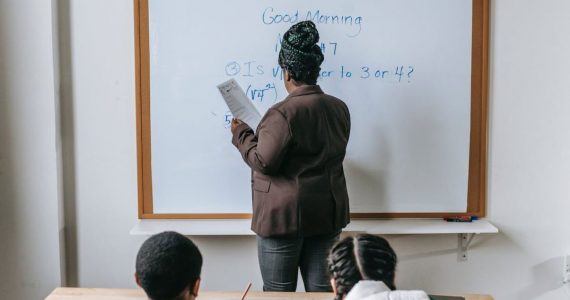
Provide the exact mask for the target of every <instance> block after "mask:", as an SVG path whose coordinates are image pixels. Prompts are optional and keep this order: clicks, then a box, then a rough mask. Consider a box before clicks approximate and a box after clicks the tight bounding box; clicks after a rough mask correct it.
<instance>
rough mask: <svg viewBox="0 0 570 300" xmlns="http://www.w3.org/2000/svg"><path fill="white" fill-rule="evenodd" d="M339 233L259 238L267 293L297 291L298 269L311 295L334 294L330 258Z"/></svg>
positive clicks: (258, 246) (264, 284) (264, 285)
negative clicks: (329, 265)
mask: <svg viewBox="0 0 570 300" xmlns="http://www.w3.org/2000/svg"><path fill="white" fill-rule="evenodd" d="M338 238H339V233H335V234H329V235H320V236H312V237H306V238H283V237H276V238H271V237H269V238H264V237H260V236H258V237H257V257H258V259H259V267H260V269H261V277H262V278H263V290H264V291H277V292H294V291H295V290H296V288H297V274H298V269H299V268H300V269H301V276H302V277H303V283H304V284H305V291H307V292H332V287H331V284H330V277H329V274H328V270H327V256H328V254H329V251H330V249H331V247H332V246H333V244H334V243H335V242H336V241H338Z"/></svg>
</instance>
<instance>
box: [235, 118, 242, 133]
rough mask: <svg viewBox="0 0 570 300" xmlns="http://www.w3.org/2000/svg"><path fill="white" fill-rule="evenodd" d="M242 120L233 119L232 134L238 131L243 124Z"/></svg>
mask: <svg viewBox="0 0 570 300" xmlns="http://www.w3.org/2000/svg"><path fill="white" fill-rule="evenodd" d="M242 123H243V122H242V120H240V119H236V118H232V133H234V131H235V130H236V128H237V127H238V126H239V125H240V124H242Z"/></svg>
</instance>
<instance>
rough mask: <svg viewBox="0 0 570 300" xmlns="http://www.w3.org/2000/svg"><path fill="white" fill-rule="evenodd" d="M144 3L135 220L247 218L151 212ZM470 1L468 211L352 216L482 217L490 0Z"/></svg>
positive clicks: (138, 53) (138, 5)
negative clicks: (466, 215)
mask: <svg viewBox="0 0 570 300" xmlns="http://www.w3.org/2000/svg"><path fill="white" fill-rule="evenodd" d="M148 1H149V0H134V21H135V77H136V117H137V120H136V122H137V165H138V195H139V198H138V216H139V219H248V218H251V214H246V213H219V214H218V213H202V214H200V213H177V214H173V213H168V214H158V213H154V211H153V202H152V170H151V134H150V130H151V129H150V128H151V127H150V51H149V24H148V17H149V13H148ZM472 1H473V26H472V46H471V47H472V51H471V55H472V56H471V127H470V128H471V129H470V142H469V175H468V186H467V211H464V212H451V213H450V212H446V213H437V212H430V213H413V212H412V213H393V212H392V213H351V217H352V218H355V219H357V218H442V217H446V216H454V215H465V214H468V215H473V216H478V217H484V216H485V213H486V211H485V200H486V191H487V126H488V125H487V120H488V88H489V85H488V79H489V13H490V11H489V1H490V0H472Z"/></svg>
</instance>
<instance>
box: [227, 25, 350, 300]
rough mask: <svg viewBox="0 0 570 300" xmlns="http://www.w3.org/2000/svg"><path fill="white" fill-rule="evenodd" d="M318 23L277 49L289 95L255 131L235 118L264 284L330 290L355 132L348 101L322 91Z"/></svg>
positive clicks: (294, 31)
mask: <svg viewBox="0 0 570 300" xmlns="http://www.w3.org/2000/svg"><path fill="white" fill-rule="evenodd" d="M318 41H319V33H318V31H317V29H316V27H315V24H314V23H313V22H311V21H304V22H300V23H297V24H295V25H293V26H292V27H291V28H290V29H289V30H288V31H287V32H286V33H285V34H284V35H283V41H282V46H281V50H280V52H279V65H280V66H281V68H282V69H283V75H284V76H283V80H284V83H285V89H286V90H287V92H288V93H289V95H288V96H287V97H286V98H285V99H284V100H283V101H281V102H279V103H277V104H275V105H274V106H273V107H271V108H270V109H269V110H268V111H267V113H266V114H265V116H264V117H263V119H262V120H261V122H260V124H259V126H258V128H257V130H256V131H255V132H254V131H253V130H252V129H251V128H250V127H249V126H248V125H247V124H245V123H243V122H241V121H240V120H237V119H234V120H233V121H232V134H233V138H232V143H233V144H234V145H235V146H236V147H237V148H238V150H239V151H240V153H241V155H242V157H243V159H244V161H245V162H246V163H247V165H248V166H250V167H251V169H252V190H253V191H252V193H253V218H252V225H251V227H252V230H253V231H254V232H255V233H257V249H258V258H259V265H260V268H261V275H262V277H263V289H264V290H265V291H295V289H296V287H297V273H298V269H299V268H300V270H301V275H302V276H303V282H304V284H305V290H306V291H310V292H330V291H332V288H331V285H330V282H329V279H328V276H327V260H326V258H327V255H328V251H329V250H330V248H331V246H332V245H333V244H334V243H335V242H336V241H337V240H338V236H339V233H340V231H341V229H342V228H344V227H345V226H346V225H347V224H348V222H349V207H348V194H347V189H346V181H345V178H344V170H343V167H342V162H343V160H344V156H345V153H346V145H347V143H348V138H349V134H350V115H349V111H348V108H347V106H346V104H345V103H344V102H343V101H341V100H339V99H337V98H335V97H333V96H330V95H327V94H325V93H323V91H322V90H321V88H320V87H319V86H318V85H317V77H318V76H319V72H320V69H321V68H320V65H321V63H322V62H323V59H324V56H323V53H322V51H321V48H320V47H319V46H318V45H317V42H318Z"/></svg>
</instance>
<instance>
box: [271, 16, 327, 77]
mask: <svg viewBox="0 0 570 300" xmlns="http://www.w3.org/2000/svg"><path fill="white" fill-rule="evenodd" d="M318 41H319V32H318V31H317V27H316V26H315V23H313V22H312V21H303V22H299V23H297V24H295V25H293V26H291V28H289V30H287V32H285V34H284V35H283V41H282V42H281V50H280V51H279V66H281V68H283V69H284V70H287V71H288V72H289V75H290V76H291V77H292V78H293V80H295V81H299V82H303V83H306V84H316V83H317V77H319V72H320V71H321V63H322V62H323V60H324V58H325V57H324V56H323V52H322V51H321V47H319V45H317V42H318Z"/></svg>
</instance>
